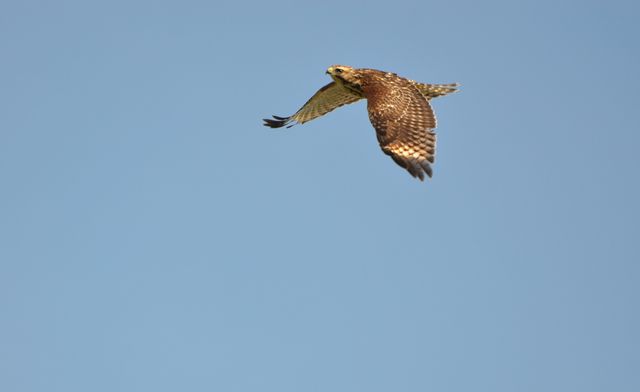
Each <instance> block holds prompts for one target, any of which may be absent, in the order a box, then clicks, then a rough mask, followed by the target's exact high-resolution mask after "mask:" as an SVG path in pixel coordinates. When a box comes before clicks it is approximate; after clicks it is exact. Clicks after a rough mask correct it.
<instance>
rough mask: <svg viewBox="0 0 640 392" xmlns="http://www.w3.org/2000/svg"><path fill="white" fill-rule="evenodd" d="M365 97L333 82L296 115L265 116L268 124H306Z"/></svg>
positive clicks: (271, 125) (278, 126)
mask: <svg viewBox="0 0 640 392" xmlns="http://www.w3.org/2000/svg"><path fill="white" fill-rule="evenodd" d="M362 98H363V97H362V96H361V95H359V94H357V93H356V92H354V91H352V90H349V89H347V88H344V87H342V86H339V85H337V84H336V82H331V83H329V84H327V85H326V86H324V87H322V88H321V89H320V90H318V92H316V93H315V94H314V95H313V96H312V97H311V98H310V99H309V100H308V101H307V102H306V103H305V104H304V105H303V106H302V107H301V108H300V109H299V110H298V111H297V112H296V113H295V114H294V115H292V116H289V117H280V116H273V119H268V118H265V119H264V122H265V124H264V125H266V126H269V127H271V128H280V127H283V126H285V125H286V126H287V128H290V127H292V126H294V125H295V124H296V123H298V124H304V123H306V122H307V121H311V120H313V119H315V118H318V117H320V116H323V115H325V114H327V113H329V112H330V111H332V110H335V109H337V108H339V107H340V106H343V105H347V104H350V103H354V102H356V101H358V100H360V99H362Z"/></svg>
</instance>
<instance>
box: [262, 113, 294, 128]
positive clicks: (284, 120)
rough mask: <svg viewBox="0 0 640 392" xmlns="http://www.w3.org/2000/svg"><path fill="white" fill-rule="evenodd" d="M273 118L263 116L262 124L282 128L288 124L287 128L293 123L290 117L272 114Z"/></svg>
mask: <svg viewBox="0 0 640 392" xmlns="http://www.w3.org/2000/svg"><path fill="white" fill-rule="evenodd" d="M272 117H273V118H263V119H262V121H264V124H262V125H264V126H265V127H270V128H282V127H284V126H285V125H288V126H287V128H291V127H292V126H294V125H295V124H291V125H289V124H290V123H291V121H292V120H291V117H280V116H272Z"/></svg>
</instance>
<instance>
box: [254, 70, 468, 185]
mask: <svg viewBox="0 0 640 392" xmlns="http://www.w3.org/2000/svg"><path fill="white" fill-rule="evenodd" d="M327 73H328V74H329V75H331V77H332V78H333V82H331V83H329V84H327V85H326V86H324V87H322V88H321V89H320V90H318V92H317V93H315V94H314V95H313V97H311V98H310V99H309V100H308V101H307V102H306V103H305V104H304V105H303V106H302V108H300V110H298V111H297V112H296V113H294V114H293V115H292V116H290V117H279V116H273V119H264V121H265V124H264V125H266V126H268V127H272V128H280V127H283V126H287V127H292V126H293V125H295V124H296V123H300V124H304V123H305V122H307V121H311V120H313V119H315V118H317V117H320V116H322V115H324V114H326V113H329V112H330V111H332V110H334V109H336V108H338V107H340V106H343V105H347V104H350V103H353V102H356V101H358V100H360V99H366V100H367V110H368V112H369V120H370V121H371V124H372V125H373V127H374V128H375V130H376V134H377V137H378V142H379V143H380V147H381V148H382V151H383V152H384V153H385V154H387V155H389V156H391V158H393V160H394V161H395V162H396V163H397V164H398V165H400V166H402V167H403V168H405V169H406V170H407V171H408V172H409V173H410V174H411V175H412V176H414V177H416V178H419V179H420V180H424V174H425V173H426V174H427V176H429V177H431V176H432V175H433V170H432V168H431V164H432V163H433V162H434V159H435V148H436V135H435V133H434V132H433V130H434V129H435V127H436V118H435V115H434V113H433V109H431V105H430V103H429V100H430V99H431V98H435V97H439V96H442V95H446V94H449V93H453V92H455V91H456V90H457V87H458V85H457V84H455V83H453V84H423V83H418V82H416V81H413V80H409V79H405V78H403V77H400V76H398V75H396V74H394V73H390V72H383V71H378V70H375V69H364V68H363V69H354V68H351V67H348V66H343V65H334V66H331V67H329V69H328V70H327Z"/></svg>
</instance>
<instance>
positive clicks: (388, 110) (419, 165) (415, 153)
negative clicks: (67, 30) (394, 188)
mask: <svg viewBox="0 0 640 392" xmlns="http://www.w3.org/2000/svg"><path fill="white" fill-rule="evenodd" d="M385 79H386V80H385V81H384V83H377V86H376V87H375V88H374V89H372V90H371V91H370V92H369V93H368V94H367V93H366V92H365V96H366V98H367V100H368V105H367V108H368V111H369V119H370V120H371V124H372V125H373V127H374V128H375V130H376V135H377V137H378V142H379V143H380V147H381V148H382V151H383V152H384V153H385V154H387V155H389V156H391V158H393V160H394V161H395V162H396V163H397V164H398V165H400V166H402V167H403V168H405V169H406V170H407V171H408V172H409V173H410V174H411V175H412V176H413V177H417V178H419V179H420V180H424V175H425V173H426V175H427V176H429V177H431V176H432V175H433V170H432V168H431V163H433V162H434V159H435V148H436V135H435V133H434V132H433V129H434V128H435V127H436V118H435V115H434V114H433V110H432V109H431V105H430V104H429V102H428V100H427V99H426V97H425V96H424V93H423V92H421V91H420V90H419V89H418V88H416V87H415V86H414V85H413V84H412V83H411V81H409V80H407V79H403V78H400V77H398V76H396V75H385Z"/></svg>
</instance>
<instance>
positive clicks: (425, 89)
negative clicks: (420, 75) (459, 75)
mask: <svg viewBox="0 0 640 392" xmlns="http://www.w3.org/2000/svg"><path fill="white" fill-rule="evenodd" d="M410 82H411V83H412V84H413V85H414V86H416V88H417V89H418V91H420V93H421V94H422V95H423V96H424V97H425V98H427V99H431V98H437V97H441V96H443V95H447V94H451V93H455V92H456V91H458V87H459V86H460V85H459V84H458V83H449V84H427V83H418V82H416V81H415V80H410Z"/></svg>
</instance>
